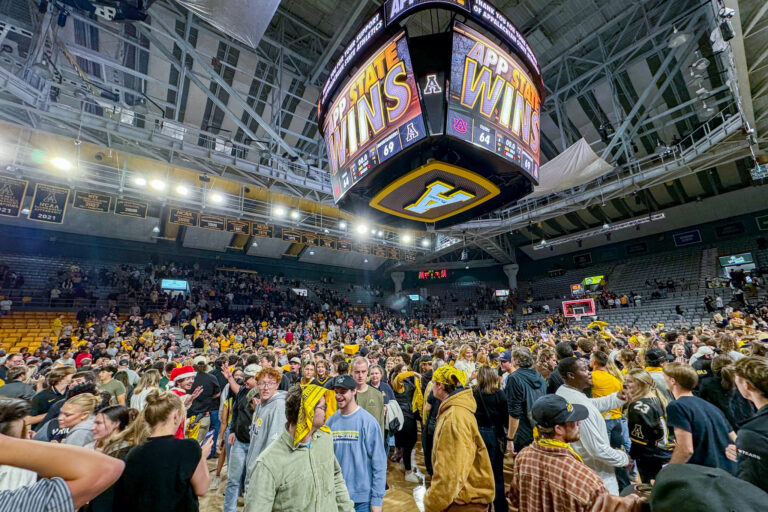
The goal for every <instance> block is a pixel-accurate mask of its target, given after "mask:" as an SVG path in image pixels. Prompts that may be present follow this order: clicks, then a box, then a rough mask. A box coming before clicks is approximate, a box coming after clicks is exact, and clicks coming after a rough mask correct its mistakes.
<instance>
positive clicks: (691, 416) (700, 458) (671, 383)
mask: <svg viewBox="0 0 768 512" xmlns="http://www.w3.org/2000/svg"><path fill="white" fill-rule="evenodd" d="M664 380H665V381H666V385H667V389H669V391H670V392H671V393H672V396H674V397H675V400H674V401H672V402H670V403H669V405H667V423H668V425H669V426H670V427H672V428H673V429H674V431H675V449H674V451H673V452H672V457H671V458H670V460H669V463H670V464H685V463H690V464H699V465H700V466H708V467H712V468H720V469H724V470H725V471H727V472H729V473H731V474H733V473H735V472H736V464H735V463H734V462H733V461H731V460H728V458H727V457H726V454H725V450H726V448H727V446H728V445H729V444H731V443H732V442H733V441H735V440H736V434H735V433H734V432H733V430H732V429H731V426H730V424H729V423H728V420H727V419H726V418H725V415H724V414H723V413H722V411H720V409H718V408H717V407H715V406H714V405H712V404H710V403H709V402H707V401H706V400H702V399H701V398H699V397H697V396H694V395H693V389H694V388H695V387H696V384H697V383H698V381H699V377H698V375H697V374H696V370H694V369H693V368H692V367H691V366H689V365H687V364H682V363H667V364H665V365H664Z"/></svg>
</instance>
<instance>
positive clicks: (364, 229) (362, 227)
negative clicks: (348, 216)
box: [357, 224, 368, 235]
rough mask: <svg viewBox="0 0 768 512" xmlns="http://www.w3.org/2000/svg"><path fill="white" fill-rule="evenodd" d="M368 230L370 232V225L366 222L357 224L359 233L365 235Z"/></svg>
mask: <svg viewBox="0 0 768 512" xmlns="http://www.w3.org/2000/svg"><path fill="white" fill-rule="evenodd" d="M367 232H368V226H366V225H365V224H358V225H357V233H358V234H359V235H364V234H366V233H367Z"/></svg>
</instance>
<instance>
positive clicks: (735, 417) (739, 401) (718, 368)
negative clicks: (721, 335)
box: [696, 355, 755, 432]
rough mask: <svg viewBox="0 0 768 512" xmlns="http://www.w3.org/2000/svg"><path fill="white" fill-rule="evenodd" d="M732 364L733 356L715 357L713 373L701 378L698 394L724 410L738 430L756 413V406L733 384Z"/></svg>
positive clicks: (734, 427) (729, 421) (733, 426)
mask: <svg viewBox="0 0 768 512" xmlns="http://www.w3.org/2000/svg"><path fill="white" fill-rule="evenodd" d="M731 364H732V361H731V358H730V357H728V356H724V355H722V356H717V357H715V358H714V359H713V360H712V364H711V370H712V375H711V376H709V377H705V378H703V379H701V381H700V382H699V387H698V393H696V394H697V395H698V397H699V398H703V399H704V400H706V401H707V402H709V403H711V404H712V405H715V406H717V408H718V409H720V410H721V411H723V414H725V418H726V419H727V420H728V423H730V424H731V428H733V431H734V432H736V431H737V430H738V429H739V426H740V425H741V424H742V423H744V422H745V421H747V420H749V418H751V417H752V415H753V414H755V408H754V407H753V406H752V404H751V403H750V402H749V401H748V400H747V399H746V398H744V397H743V396H741V394H739V392H738V391H736V388H735V387H734V386H733V382H732V379H733V377H731V372H730V371H729V370H728V368H729V365H731Z"/></svg>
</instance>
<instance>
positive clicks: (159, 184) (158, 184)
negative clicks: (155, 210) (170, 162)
mask: <svg viewBox="0 0 768 512" xmlns="http://www.w3.org/2000/svg"><path fill="white" fill-rule="evenodd" d="M149 186H150V187H152V188H153V189H155V190H165V182H164V181H163V180H152V181H150V182H149Z"/></svg>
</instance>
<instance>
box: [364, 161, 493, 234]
mask: <svg viewBox="0 0 768 512" xmlns="http://www.w3.org/2000/svg"><path fill="white" fill-rule="evenodd" d="M499 193H500V191H499V188H498V187H497V186H496V185H495V184H494V183H492V182H491V181H489V180H488V179H486V178H484V177H483V176H481V175H479V174H477V173H475V172H472V171H470V170H468V169H464V168H462V167H458V166H456V165H451V164H447V163H445V162H440V161H432V162H430V163H428V164H426V165H423V166H421V167H419V168H418V169H415V170H413V171H411V172H409V173H408V174H406V175H405V176H402V177H400V178H399V179H397V180H395V181H394V182H392V183H391V184H389V185H388V186H386V187H384V189H382V190H381V191H380V192H379V193H378V194H376V196H375V197H374V198H373V199H371V201H370V203H369V204H370V206H371V207H373V208H376V209H377V210H381V211H383V212H386V213H389V214H391V215H396V216H398V217H403V218H405V219H410V220H416V221H422V222H437V221H439V220H443V219H447V218H448V217H452V216H454V215H457V214H459V213H462V212H465V211H467V210H469V209H470V208H474V207H475V206H478V205H480V204H482V203H484V202H486V201H488V200H489V199H493V198H494V197H496V196H498V195H499Z"/></svg>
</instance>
